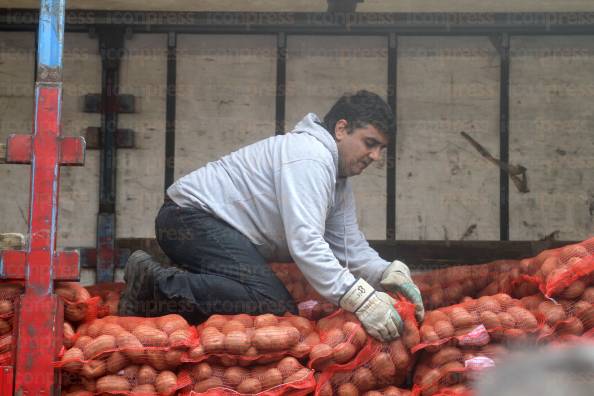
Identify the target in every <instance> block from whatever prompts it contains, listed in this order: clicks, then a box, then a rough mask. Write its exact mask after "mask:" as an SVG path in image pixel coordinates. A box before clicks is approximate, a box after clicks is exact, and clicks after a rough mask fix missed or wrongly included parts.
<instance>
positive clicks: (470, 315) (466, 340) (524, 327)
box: [413, 293, 543, 352]
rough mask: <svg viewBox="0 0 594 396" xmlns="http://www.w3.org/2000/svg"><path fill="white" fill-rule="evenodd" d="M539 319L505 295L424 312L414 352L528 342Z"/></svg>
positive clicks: (539, 325) (538, 327)
mask: <svg viewBox="0 0 594 396" xmlns="http://www.w3.org/2000/svg"><path fill="white" fill-rule="evenodd" d="M542 323H543V321H542V317H541V316H540V315H538V314H537V315H535V314H533V313H532V312H530V311H529V310H528V309H526V308H525V307H524V306H523V305H522V302H521V301H520V300H517V299H513V298H512V297H510V296H509V295H507V294H502V293H500V294H496V295H494V296H483V297H480V298H478V299H468V300H466V301H465V302H463V303H461V304H456V305H452V306H449V307H444V308H439V309H437V310H433V311H430V312H428V313H427V315H426V317H425V321H424V322H423V324H422V325H421V328H420V334H421V343H420V345H418V346H416V347H415V348H414V349H413V350H414V351H415V352H416V351H418V350H421V349H428V350H429V351H433V352H434V351H436V350H438V349H439V348H440V346H441V345H444V344H453V345H461V346H483V345H487V344H488V343H489V342H490V341H491V339H493V340H496V341H506V342H522V341H529V339H530V337H531V336H534V338H536V336H537V333H538V331H539V329H540V328H541V327H542Z"/></svg>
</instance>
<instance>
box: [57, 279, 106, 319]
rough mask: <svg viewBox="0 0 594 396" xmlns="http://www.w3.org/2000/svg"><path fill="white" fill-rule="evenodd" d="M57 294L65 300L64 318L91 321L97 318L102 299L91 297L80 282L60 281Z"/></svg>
mask: <svg viewBox="0 0 594 396" xmlns="http://www.w3.org/2000/svg"><path fill="white" fill-rule="evenodd" d="M56 294H57V295H59V296H60V297H61V298H62V300H63V301H64V319H65V320H67V321H68V322H70V323H78V322H89V321H92V320H93V319H95V318H97V316H98V307H99V302H100V301H101V299H100V298H99V297H91V295H90V294H89V292H88V291H87V289H85V288H84V287H83V286H82V285H81V284H80V283H78V282H58V283H57V284H56Z"/></svg>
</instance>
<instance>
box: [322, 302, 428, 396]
mask: <svg viewBox="0 0 594 396" xmlns="http://www.w3.org/2000/svg"><path fill="white" fill-rule="evenodd" d="M396 309H397V311H398V312H399V314H400V316H401V318H402V319H403V321H404V328H403V334H402V337H400V338H398V339H396V340H394V341H392V342H389V343H379V342H378V341H376V340H373V339H371V338H370V337H368V338H369V340H368V343H367V345H366V346H364V347H363V348H362V349H361V350H360V351H359V352H358V353H357V354H356V355H355V356H353V357H352V358H350V359H348V360H347V361H346V362H343V363H342V364H340V362H337V361H336V359H337V356H339V355H337V354H336V352H335V353H334V354H333V355H332V356H333V357H334V359H333V361H334V363H332V364H329V365H328V364H326V367H325V369H324V371H323V372H322V373H321V374H320V376H319V378H318V385H317V387H316V394H318V395H319V394H323V395H334V394H336V395H342V394H349V393H348V392H349V391H354V392H356V393H353V394H364V393H366V392H369V391H378V392H383V393H382V394H384V393H386V394H399V393H396V392H402V391H401V390H399V389H398V388H396V387H397V386H401V385H402V384H403V383H404V382H405V381H406V377H407V375H408V373H409V369H410V367H411V366H412V363H413V359H412V355H411V352H410V351H411V349H412V348H413V347H414V346H415V345H417V344H418V343H419V341H420V338H419V331H418V328H417V322H416V320H415V316H414V309H415V307H414V305H413V304H411V303H409V302H407V301H404V300H402V299H399V300H398V301H397V303H396ZM356 323H358V322H356ZM343 327H344V325H343ZM334 329H336V328H334ZM347 339H348V338H347ZM337 351H338V352H339V353H342V351H340V350H337ZM317 363H318V364H319V362H317ZM315 365H316V362H315V361H314V366H315ZM345 392H347V393H345ZM405 394H406V393H405Z"/></svg>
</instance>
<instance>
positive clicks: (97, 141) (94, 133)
mask: <svg viewBox="0 0 594 396" xmlns="http://www.w3.org/2000/svg"><path fill="white" fill-rule="evenodd" d="M102 135H103V130H102V129H101V128H99V127H88V128H87V129H86V130H85V139H86V141H87V148H88V149H89V150H100V149H102V148H103V145H102V143H101V142H102V141H103V139H102ZM115 144H116V147H117V148H126V149H131V148H134V147H135V146H134V131H133V130H132V129H117V130H116V134H115Z"/></svg>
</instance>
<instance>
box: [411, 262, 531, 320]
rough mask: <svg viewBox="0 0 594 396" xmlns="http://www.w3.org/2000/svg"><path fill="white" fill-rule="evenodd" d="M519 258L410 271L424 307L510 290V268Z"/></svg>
mask: <svg viewBox="0 0 594 396" xmlns="http://www.w3.org/2000/svg"><path fill="white" fill-rule="evenodd" d="M519 263H520V262H519V260H496V261H493V262H490V263H486V264H475V265H457V266H452V267H448V268H443V269H437V270H432V271H428V272H423V273H419V274H414V275H413V280H414V282H415V284H416V285H417V286H418V287H419V290H420V291H421V295H422V296H423V304H424V305H425V308H426V309H437V308H441V307H446V306H449V305H453V304H457V303H459V302H461V301H462V299H463V298H464V297H480V296H481V295H492V294H497V293H507V294H509V293H511V290H512V289H511V283H510V279H508V277H509V275H508V276H507V277H506V276H505V275H507V274H509V272H510V270H512V269H513V268H519Z"/></svg>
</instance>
